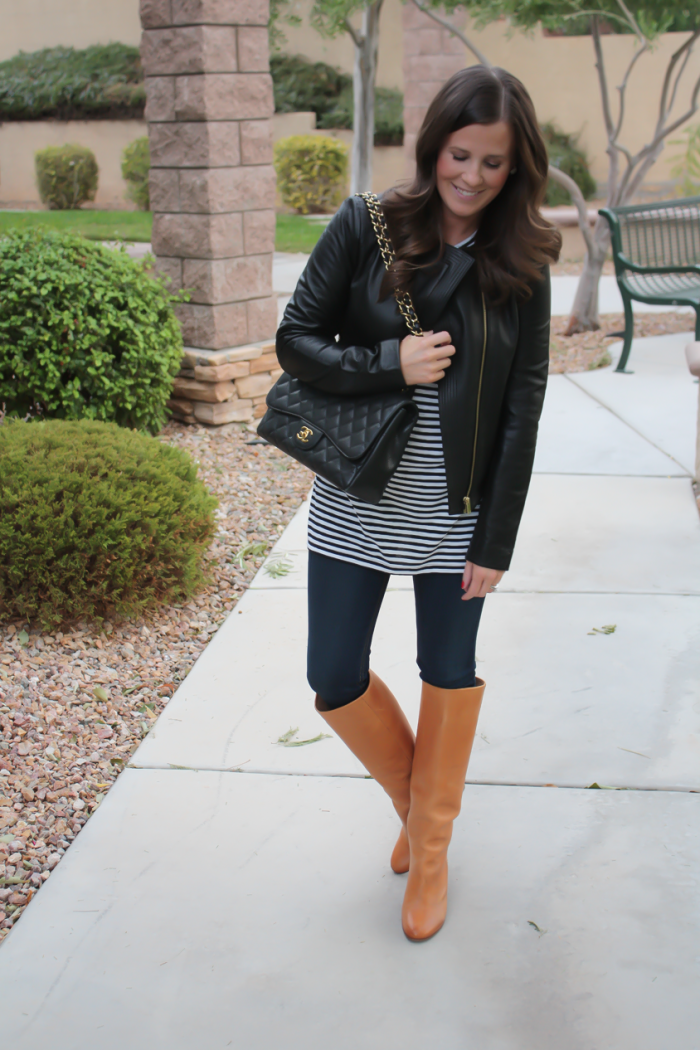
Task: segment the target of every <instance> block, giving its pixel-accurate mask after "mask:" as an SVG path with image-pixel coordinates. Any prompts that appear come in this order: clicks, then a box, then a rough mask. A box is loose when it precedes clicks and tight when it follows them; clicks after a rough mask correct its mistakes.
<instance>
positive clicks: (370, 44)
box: [350, 0, 383, 193]
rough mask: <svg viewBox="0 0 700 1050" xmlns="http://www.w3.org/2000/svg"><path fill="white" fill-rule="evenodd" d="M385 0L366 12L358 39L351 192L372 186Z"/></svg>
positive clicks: (356, 42) (354, 76) (379, 1)
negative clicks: (378, 59)
mask: <svg viewBox="0 0 700 1050" xmlns="http://www.w3.org/2000/svg"><path fill="white" fill-rule="evenodd" d="M382 3H383V0H375V2H374V3H373V4H370V5H369V7H366V8H365V9H364V11H363V12H362V28H361V30H360V37H359V43H358V41H357V40H356V41H355V68H354V71H353V98H354V103H355V113H354V117H353V131H354V133H355V134H354V139H353V144H352V160H351V169H350V192H351V193H362V192H364V191H366V190H371V189H372V154H373V151H374V86H375V81H376V79H377V52H378V49H379V13H380V11H381V8H382Z"/></svg>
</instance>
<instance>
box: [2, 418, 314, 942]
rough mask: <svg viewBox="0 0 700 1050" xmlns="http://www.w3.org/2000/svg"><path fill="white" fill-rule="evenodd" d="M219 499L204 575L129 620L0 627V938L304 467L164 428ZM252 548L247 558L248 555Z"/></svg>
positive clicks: (277, 518) (265, 450)
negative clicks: (193, 588)
mask: <svg viewBox="0 0 700 1050" xmlns="http://www.w3.org/2000/svg"><path fill="white" fill-rule="evenodd" d="M160 437H161V440H163V441H167V442H169V443H171V444H174V445H177V446H179V447H180V448H184V449H187V450H188V451H189V452H190V453H191V455H192V456H193V457H194V458H195V459H196V460H198V461H199V464H200V476H201V477H202V478H203V480H204V481H205V483H206V484H207V486H208V487H209V489H210V490H211V491H212V492H214V494H215V495H216V496H218V498H219V508H218V511H217V518H218V534H217V536H216V538H215V540H214V542H213V544H212V545H211V547H210V549H209V551H208V553H207V555H206V562H207V566H208V569H209V572H210V575H211V582H210V583H209V585H208V586H207V587H205V588H204V589H203V590H202V591H201V593H200V594H198V595H197V596H196V597H195V598H193V599H192V600H191V601H189V602H187V603H185V604H183V605H180V606H175V607H172V608H163V609H161V610H159V611H158V612H157V613H156V614H154V615H151V616H150V617H146V618H143V619H140V620H138V621H137V622H123V621H122V622H121V623H117V622H114V623H110V622H106V623H104V624H103V626H102V628H100V627H96V626H91V625H89V624H85V623H78V624H72V625H70V626H67V627H64V629H63V630H62V631H52V632H47V631H38V630H36V629H35V628H34V627H32V626H31V625H29V624H27V623H20V622H16V623H11V624H5V625H3V627H2V628H0V637H2V641H3V646H2V654H1V655H0V731H1V735H0V940H1V939H2V938H4V937H5V936H6V935H7V934H8V933H9V931H10V929H11V927H12V926H13V924H14V923H15V922H16V921H17V919H18V918H19V917H20V915H21V914H22V911H23V910H24V908H25V907H26V905H27V904H28V903H29V901H30V900H31V898H32V896H33V895H34V894H35V893H37V892H38V891H39V890H40V889H41V887H42V886H43V884H44V882H45V881H46V880H47V879H48V878H49V876H50V873H51V871H52V870H53V869H54V868H55V866H56V865H57V864H58V863H59V861H60V859H61V857H62V855H63V854H64V853H65V851H66V850H67V849H68V847H69V846H70V844H71V842H72V841H73V840H74V838H75V836H76V835H78V834H79V832H80V829H81V828H82V827H83V826H84V824H85V822H86V821H87V820H88V818H89V817H90V815H91V814H92V813H94V811H95V810H96V808H97V807H98V806H99V804H100V802H101V801H102V799H103V798H104V796H105V794H106V793H107V791H108V790H109V788H110V787H111V785H112V784H113V783H114V780H115V778H116V777H117V776H118V775H119V773H120V772H121V770H122V769H123V768H124V766H125V765H126V763H127V762H128V761H129V757H130V756H131V754H132V753H133V752H134V751H135V749H136V747H137V746H138V744H139V743H140V741H141V740H142V738H143V737H144V736H145V734H146V733H147V732H148V731H149V729H150V727H151V726H152V725H153V723H154V721H155V719H156V718H157V717H158V715H159V714H160V712H161V711H162V709H163V708H164V707H165V705H166V704H167V702H168V700H169V698H170V697H171V696H172V694H173V692H174V691H175V689H176V688H177V686H178V684H179V683H180V682H181V681H182V680H183V679H184V678H185V677H186V675H187V674H188V672H189V671H190V670H191V668H192V666H193V665H194V663H195V661H196V660H197V658H198V656H199V655H200V653H201V652H202V651H203V650H204V648H205V647H206V644H207V642H208V640H209V639H210V637H211V636H212V635H213V634H214V632H215V631H216V630H217V628H218V627H219V626H220V625H221V624H222V623H223V621H224V619H225V618H226V616H227V615H228V614H229V613H230V612H231V610H232V609H233V608H234V607H235V605H236V602H237V601H238V599H239V598H240V597H241V595H242V594H244V593H245V590H246V588H247V587H248V585H249V583H250V581H251V579H252V578H253V576H254V575H255V573H256V571H257V570H258V568H259V567H260V565H261V563H262V560H263V558H264V556H265V551H266V550H267V549H268V548H269V547H270V546H271V545H272V544H274V543H275V541H276V539H277V537H278V536H279V534H280V533H281V532H282V530H283V529H284V527H285V526H286V525H287V524H288V522H289V521H290V520H291V518H292V516H293V515H294V512H295V511H296V509H297V508H298V507H299V505H300V504H301V502H302V500H303V499H304V497H305V495H306V493H307V492H308V489H309V487H310V484H311V475H310V474H309V472H308V471H307V470H306V469H305V468H303V467H301V466H299V465H298V464H297V463H295V462H294V461H293V460H290V459H288V458H287V457H286V456H284V455H283V454H282V453H281V452H279V451H278V450H277V449H275V448H272V447H271V446H267V445H262V444H257V443H252V442H256V440H257V439H256V437H255V435H254V433H252V432H251V431H250V430H248V429H247V428H246V427H243V426H241V425H240V424H231V425H229V426H227V427H221V428H218V429H212V430H209V429H205V428H203V427H196V428H195V427H186V426H182V425H180V424H178V423H169V424H168V425H167V426H166V427H165V429H164V430H163V432H162V433H161V435H160ZM251 548H252V553H251Z"/></svg>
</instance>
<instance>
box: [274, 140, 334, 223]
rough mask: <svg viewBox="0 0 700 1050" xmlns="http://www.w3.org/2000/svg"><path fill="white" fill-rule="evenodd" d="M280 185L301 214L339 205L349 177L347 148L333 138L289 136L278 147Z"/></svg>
mask: <svg viewBox="0 0 700 1050" xmlns="http://www.w3.org/2000/svg"><path fill="white" fill-rule="evenodd" d="M274 153H275V171H276V172H277V186H278V188H279V191H280V195H281V197H282V200H283V201H284V203H285V204H289V205H290V206H291V207H292V208H295V209H296V211H298V212H301V214H302V215H308V214H309V212H328V211H331V210H332V209H333V208H334V207H335V206H336V205H337V204H339V203H340V201H341V200H342V198H343V196H344V194H345V184H346V182H347V177H348V148H347V146H346V145H345V143H344V142H341V141H340V140H339V139H334V138H331V137H330V135H290V136H289V138H286V139H281V140H280V141H279V142H277V143H276V144H275V149H274Z"/></svg>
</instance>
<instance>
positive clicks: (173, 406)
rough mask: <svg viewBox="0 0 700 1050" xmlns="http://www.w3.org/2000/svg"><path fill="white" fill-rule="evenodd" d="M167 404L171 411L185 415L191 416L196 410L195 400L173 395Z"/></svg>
mask: <svg viewBox="0 0 700 1050" xmlns="http://www.w3.org/2000/svg"><path fill="white" fill-rule="evenodd" d="M165 404H166V405H167V407H168V408H169V409H170V410H171V411H175V412H180V413H182V415H183V416H191V415H192V414H193V412H194V402H192V401H184V400H183V399H182V398H177V397H171V398H170V400H169V401H166V402H165Z"/></svg>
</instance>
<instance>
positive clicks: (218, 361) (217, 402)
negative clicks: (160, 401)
mask: <svg viewBox="0 0 700 1050" xmlns="http://www.w3.org/2000/svg"><path fill="white" fill-rule="evenodd" d="M281 375H282V369H281V368H280V366H279V362H278V360H277V354H276V352H275V344H274V341H267V342H264V343H251V344H249V345H248V346H236V347H233V348H232V349H230V350H196V349H193V348H191V347H185V349H184V354H183V358H182V367H181V368H180V371H179V372H178V374H177V376H176V377H175V383H174V385H173V393H172V397H171V398H170V400H169V401H168V409H169V410H170V414H171V415H172V417H173V419H176V420H178V421H179V422H181V423H208V424H209V425H210V426H222V425H223V424H224V423H248V422H251V421H252V420H254V419H260V417H261V416H263V415H264V414H265V407H266V406H265V398H266V396H267V392H268V390H269V389H270V387H272V385H273V384H274V383H275V382H276V381H277V379H279V377H280V376H281Z"/></svg>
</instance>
